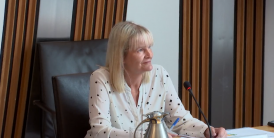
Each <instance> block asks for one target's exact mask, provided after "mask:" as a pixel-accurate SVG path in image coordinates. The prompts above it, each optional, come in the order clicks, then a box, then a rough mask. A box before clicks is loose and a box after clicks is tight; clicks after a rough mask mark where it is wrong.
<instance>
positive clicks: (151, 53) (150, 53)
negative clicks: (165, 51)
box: [145, 48, 153, 58]
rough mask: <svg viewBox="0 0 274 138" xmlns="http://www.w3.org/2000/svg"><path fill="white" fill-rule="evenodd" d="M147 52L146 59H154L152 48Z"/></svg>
mask: <svg viewBox="0 0 274 138" xmlns="http://www.w3.org/2000/svg"><path fill="white" fill-rule="evenodd" d="M145 51H146V57H147V58H152V56H153V52H152V50H151V49H150V48H147V49H146V50H145Z"/></svg>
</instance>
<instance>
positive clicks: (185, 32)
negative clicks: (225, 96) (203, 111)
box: [181, 0, 191, 110]
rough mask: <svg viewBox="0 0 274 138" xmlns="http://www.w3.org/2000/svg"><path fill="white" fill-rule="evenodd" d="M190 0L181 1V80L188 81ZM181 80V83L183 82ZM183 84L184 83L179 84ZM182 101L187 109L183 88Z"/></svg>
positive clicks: (186, 96)
mask: <svg viewBox="0 0 274 138" xmlns="http://www.w3.org/2000/svg"><path fill="white" fill-rule="evenodd" d="M190 16H191V15H190V1H189V0H184V1H183V24H182V26H183V27H182V28H183V38H181V39H183V43H182V47H183V48H182V50H183V51H182V54H183V55H182V80H183V82H184V81H189V79H190V77H189V74H190V68H189V67H190V61H189V60H190V47H189V45H190ZM183 82H182V83H183ZM181 85H184V84H181ZM182 103H183V104H184V106H185V108H186V109H187V110H189V93H188V91H186V90H185V89H183V90H182Z"/></svg>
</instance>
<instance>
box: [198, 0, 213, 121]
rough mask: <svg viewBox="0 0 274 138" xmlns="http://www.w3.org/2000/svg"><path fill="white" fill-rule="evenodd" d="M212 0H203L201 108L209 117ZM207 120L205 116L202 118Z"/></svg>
mask: <svg viewBox="0 0 274 138" xmlns="http://www.w3.org/2000/svg"><path fill="white" fill-rule="evenodd" d="M210 8H211V7H210V0H202V13H203V15H202V16H203V17H202V19H201V20H202V21H203V22H202V38H201V41H202V45H201V56H202V58H201V62H202V64H201V72H202V73H201V103H200V104H201V108H202V110H203V112H204V114H205V117H206V118H208V106H209V105H208V104H209V102H208V101H209V100H208V94H209V87H208V85H209V83H208V81H209V39H210V37H209V35H210V33H209V31H210V30H209V29H210V28H209V27H210ZM201 120H202V121H204V122H205V120H204V118H203V117H202V118H201Z"/></svg>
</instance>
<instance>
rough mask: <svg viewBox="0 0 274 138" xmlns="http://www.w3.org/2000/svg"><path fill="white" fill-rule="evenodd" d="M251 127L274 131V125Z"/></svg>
mask: <svg viewBox="0 0 274 138" xmlns="http://www.w3.org/2000/svg"><path fill="white" fill-rule="evenodd" d="M253 128H255V129H260V130H264V131H269V132H274V127H271V126H257V127H253ZM173 138H180V137H173Z"/></svg>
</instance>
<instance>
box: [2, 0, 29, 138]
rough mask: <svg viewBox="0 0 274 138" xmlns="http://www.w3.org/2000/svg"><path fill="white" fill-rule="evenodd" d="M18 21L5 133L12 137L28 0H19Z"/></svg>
mask: <svg viewBox="0 0 274 138" xmlns="http://www.w3.org/2000/svg"><path fill="white" fill-rule="evenodd" d="M17 12H18V13H17V17H15V18H17V22H16V26H15V27H16V28H15V29H16V34H15V38H13V39H15V41H14V44H13V45H12V47H13V48H14V49H13V50H14V51H13V55H12V56H13V57H12V58H13V59H12V61H11V64H12V66H11V68H10V70H11V81H10V87H9V89H8V90H7V92H8V93H9V97H8V105H7V113H6V116H7V117H6V123H5V135H4V137H6V138H10V137H12V129H13V119H14V114H15V112H16V111H15V109H16V103H17V94H18V90H19V85H18V84H19V81H20V80H19V73H20V70H21V66H20V65H21V64H20V62H21V56H22V47H23V45H22V42H23V36H24V23H25V12H26V0H20V1H18V11H17Z"/></svg>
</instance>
